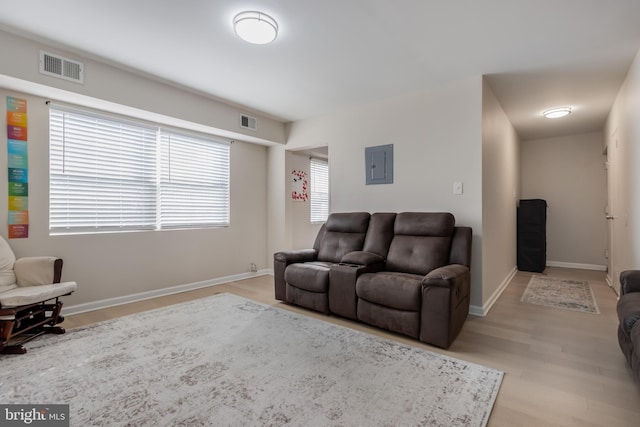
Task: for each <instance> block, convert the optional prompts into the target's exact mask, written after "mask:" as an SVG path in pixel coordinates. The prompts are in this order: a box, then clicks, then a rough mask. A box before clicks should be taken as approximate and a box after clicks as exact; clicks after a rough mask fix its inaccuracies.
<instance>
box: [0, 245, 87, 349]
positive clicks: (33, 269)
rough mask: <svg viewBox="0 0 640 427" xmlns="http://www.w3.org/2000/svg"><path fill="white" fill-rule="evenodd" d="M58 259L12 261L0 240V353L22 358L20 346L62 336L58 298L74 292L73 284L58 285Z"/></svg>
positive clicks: (61, 319)
mask: <svg viewBox="0 0 640 427" xmlns="http://www.w3.org/2000/svg"><path fill="white" fill-rule="evenodd" d="M61 276H62V259H60V258H56V257H24V258H19V259H16V258H15V255H14V254H13V251H12V250H11V248H10V247H9V244H8V243H7V242H6V240H4V239H3V238H2V237H0V353H3V354H24V353H26V352H27V350H26V349H25V348H24V346H23V344H24V343H26V342H27V341H30V340H32V339H34V338H36V337H38V336H40V335H42V334H47V333H54V334H63V333H64V332H65V330H64V328H62V327H60V326H56V325H58V324H59V323H62V321H63V320H64V318H63V317H62V316H61V315H60V310H61V309H62V301H60V297H61V296H64V295H69V294H71V293H72V292H74V291H75V290H76V289H77V285H76V283H75V282H65V283H60V279H61Z"/></svg>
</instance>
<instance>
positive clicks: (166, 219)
mask: <svg viewBox="0 0 640 427" xmlns="http://www.w3.org/2000/svg"><path fill="white" fill-rule="evenodd" d="M160 146H161V153H162V154H161V156H160V158H161V159H162V160H161V162H160V164H161V168H160V169H161V173H160V224H161V227H162V228H176V227H180V228H182V227H200V226H202V225H213V226H215V225H228V224H229V145H227V144H216V143H212V142H211V141H209V140H203V139H200V138H194V137H192V136H187V135H179V134H175V133H173V134H172V133H167V132H162V133H161V136H160Z"/></svg>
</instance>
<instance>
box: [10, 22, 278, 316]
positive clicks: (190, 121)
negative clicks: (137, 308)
mask: <svg viewBox="0 0 640 427" xmlns="http://www.w3.org/2000/svg"><path fill="white" fill-rule="evenodd" d="M40 49H44V50H47V51H49V52H53V53H60V54H62V55H64V56H67V57H70V58H73V59H76V60H79V61H81V62H83V63H84V64H85V83H84V84H83V85H80V84H76V83H72V82H67V81H64V80H60V79H56V78H53V77H49V76H45V75H41V74H39V72H38V61H39V50H40ZM0 51H1V52H2V54H3V58H4V60H3V61H0V97H1V99H2V100H3V101H2V102H4V99H5V97H6V96H7V95H11V96H16V97H19V98H25V99H27V101H28V117H29V215H30V221H29V227H30V232H29V238H28V239H13V240H11V241H10V244H11V246H12V247H13V249H14V250H15V252H16V254H17V255H18V256H30V255H56V256H60V257H62V258H63V259H64V262H65V267H64V271H63V278H64V279H67V280H75V281H77V282H78V285H79V290H78V291H77V292H76V293H75V294H73V295H71V296H70V297H67V298H66V305H67V306H71V305H76V304H83V303H89V302H95V301H98V300H102V299H107V298H119V297H125V296H127V295H131V294H135V293H140V292H149V291H156V290H160V289H163V288H166V287H170V286H174V285H182V284H188V283H193V282H199V281H208V280H215V279H223V278H225V277H228V276H234V275H237V274H241V273H248V272H249V265H250V263H252V262H253V263H255V264H257V267H258V268H259V269H265V268H271V265H272V264H271V262H270V259H269V256H268V255H267V254H268V253H269V251H267V228H268V227H267V215H268V212H270V210H271V209H272V206H271V205H268V203H267V182H268V180H267V178H268V176H269V175H268V172H267V164H268V148H267V147H266V146H264V145H258V144H271V145H280V146H281V144H283V143H284V140H285V126H284V124H283V123H281V122H278V121H276V120H273V119H271V118H269V117H265V116H263V115H261V114H259V113H257V112H254V111H247V110H245V109H243V108H241V107H238V106H234V105H231V104H226V103H224V102H221V101H219V100H215V99H212V98H208V97H205V96H202V95H199V94H197V93H194V92H192V91H189V90H185V89H181V88H178V87H175V86H171V85H168V84H165V83H162V82H160V81H156V80H152V79H149V78H145V77H144V76H143V75H140V74H135V73H132V72H129V71H126V70H123V69H119V68H117V67H113V66H111V65H107V64H104V63H100V62H97V61H95V60H93V59H89V58H83V57H80V56H78V55H75V54H73V53H69V52H64V51H62V50H60V49H56V48H53V47H51V46H46V45H44V44H42V43H39V42H34V41H31V40H28V39H25V38H22V37H19V36H16V35H13V34H9V33H6V32H2V31H0ZM17 88H19V89H17ZM45 97H46V98H45ZM51 98H53V100H54V101H63V102H71V103H76V104H79V105H84V106H90V107H94V108H102V109H105V110H107V111H112V112H120V113H124V114H129V115H132V116H135V117H140V118H144V119H154V120H155V119H157V120H161V121H162V120H167V123H168V124H170V125H173V126H184V127H185V128H187V129H191V130H196V131H200V132H208V133H212V134H214V135H217V136H222V137H226V138H228V139H234V140H235V141H236V142H235V143H233V144H232V145H231V218H230V220H231V225H230V226H229V227H227V228H215V229H204V230H172V231H161V232H131V233H115V234H100V235H75V236H53V237H52V236H49V234H48V110H47V107H46V105H45V99H51ZM242 112H249V113H250V114H251V115H252V116H256V117H257V118H258V120H259V127H258V132H256V133H254V132H251V131H246V130H243V129H241V128H240V127H239V122H240V120H239V116H240V113H242ZM3 120H4V116H3ZM1 134H2V137H0V152H4V153H6V152H7V146H6V145H7V140H6V132H2V133H1ZM243 141H245V142H243ZM246 141H251V142H255V143H257V144H254V143H248V142H246ZM6 166H7V163H6V155H0V169H3V168H4V170H6ZM6 182H7V175H6V173H5V174H4V175H2V178H1V179H0V203H2V204H3V205H4V209H0V224H4V225H0V234H2V235H3V236H5V237H6V236H7V226H6V224H7V184H6Z"/></svg>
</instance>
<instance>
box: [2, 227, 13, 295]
mask: <svg viewBox="0 0 640 427" xmlns="http://www.w3.org/2000/svg"><path fill="white" fill-rule="evenodd" d="M15 262H16V257H15V255H14V254H13V251H12V250H11V247H10V246H9V244H8V243H7V241H6V240H4V238H3V237H2V236H0V285H15V283H16V275H15V274H14V272H13V264H14V263H15Z"/></svg>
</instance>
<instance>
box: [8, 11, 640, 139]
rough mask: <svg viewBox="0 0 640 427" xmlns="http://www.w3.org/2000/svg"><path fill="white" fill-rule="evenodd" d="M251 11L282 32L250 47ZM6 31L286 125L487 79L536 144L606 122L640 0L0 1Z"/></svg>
mask: <svg viewBox="0 0 640 427" xmlns="http://www.w3.org/2000/svg"><path fill="white" fill-rule="evenodd" d="M243 10H260V11H262V12H265V13H268V14H270V15H271V16H273V17H274V18H275V19H276V20H277V21H278V23H279V25H280V34H279V36H278V39H277V40H276V41H275V42H274V43H272V44H270V45H262V46H259V45H250V44H247V43H245V42H243V41H241V40H240V39H239V38H238V37H237V36H236V35H235V34H234V32H233V29H232V28H231V20H232V18H233V16H234V15H235V14H236V13H238V12H240V11H243ZM0 28H3V29H6V30H9V31H12V32H16V33H18V34H21V35H24V36H28V37H31V38H34V39H36V40H45V39H46V40H49V42H48V43H49V44H53V45H54V46H56V47H59V48H64V49H66V50H69V51H71V52H75V53H78V54H81V55H85V56H89V57H92V58H99V59H101V60H103V61H105V62H108V63H111V64H115V65H119V66H122V67H125V68H127V69H133V70H137V71H139V72H141V73H145V74H149V75H153V76H155V77H157V78H160V79H163V80H166V81H170V82H173V83H175V84H178V85H180V86H185V87H188V88H192V89H195V90H197V91H200V92H202V93H205V94H209V95H211V96H214V97H216V98H222V99H226V100H229V101H231V102H233V103H237V104H241V105H245V106H247V107H249V108H252V109H255V110H258V111H261V112H264V113H267V114H269V115H271V116H273V117H276V118H279V119H282V120H284V121H293V120H299V119H304V118H308V117H313V116H316V115H322V114H327V113H331V112H334V111H336V110H339V109H343V108H348V107H351V106H354V105H358V104H363V103H368V102H373V101H377V100H380V99H384V98H390V97H396V96H402V95H404V94H408V93H411V92H416V91H427V90H429V88H431V87H434V86H438V85H442V84H446V83H448V82H455V81H457V80H461V79H465V78H469V77H473V76H479V75H487V77H488V81H489V84H490V85H491V87H492V88H493V90H494V92H495V94H496V96H497V97H498V99H499V100H500V102H501V104H502V106H503V108H504V109H505V111H506V112H507V114H508V116H509V118H510V119H511V121H512V123H513V125H514V126H515V128H516V130H517V131H518V133H519V135H520V137H521V138H522V139H524V140H527V139H535V138H542V137H548V136H557V135H563V134H570V133H577V132H588V131H593V130H600V129H602V125H603V124H604V121H605V118H606V115H607V113H608V111H609V109H610V108H611V105H612V103H613V101H614V99H615V96H616V94H617V92H618V90H619V88H620V85H621V84H622V82H623V79H624V77H625V75H626V73H627V71H628V69H629V66H630V64H631V61H632V60H633V58H634V56H635V54H636V53H637V52H638V49H640V0H393V1H391V0H252V1H251V0H181V1H179V0H108V1H107V0H103V1H87V0H39V1H36V0H19V1H16V0H0ZM5 59H6V58H3V60H5ZM567 104H568V105H571V106H573V107H574V109H575V112H574V113H573V114H572V115H571V116H569V117H568V118H566V119H562V120H556V121H551V120H548V119H547V120H543V119H542V118H541V116H540V114H541V112H542V111H543V110H544V109H546V108H548V107H552V106H556V105H567Z"/></svg>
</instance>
